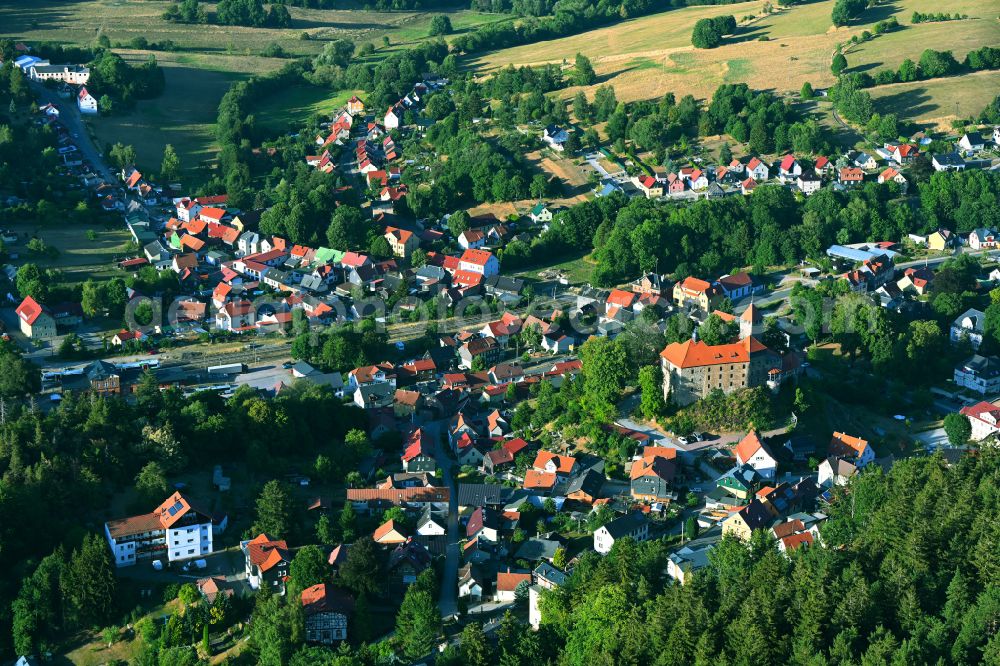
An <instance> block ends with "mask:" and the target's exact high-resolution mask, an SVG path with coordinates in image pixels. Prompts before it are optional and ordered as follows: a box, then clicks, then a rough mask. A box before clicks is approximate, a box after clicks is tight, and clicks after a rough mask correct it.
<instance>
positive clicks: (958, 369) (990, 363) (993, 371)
mask: <svg viewBox="0 0 1000 666" xmlns="http://www.w3.org/2000/svg"><path fill="white" fill-rule="evenodd" d="M954 380H955V384H957V385H958V386H961V387H963V388H967V389H970V390H972V391H975V392H976V393H978V394H980V395H986V394H987V393H990V394H992V393H997V392H1000V359H998V358H997V357H996V356H980V355H979V354H973V355H972V356H971V357H969V358H968V359H967V360H966V361H965V362H964V363H960V364H958V365H956V366H955V374H954Z"/></svg>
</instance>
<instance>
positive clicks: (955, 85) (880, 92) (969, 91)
mask: <svg viewBox="0 0 1000 666" xmlns="http://www.w3.org/2000/svg"><path fill="white" fill-rule="evenodd" d="M998 91H1000V72H997V71H987V72H975V73H973V74H967V75H965V76H958V77H951V78H946V79H935V80H932V81H913V82H911V83H895V84H892V85H889V86H879V87H877V88H873V89H872V91H871V93H872V97H873V98H874V99H875V110H876V111H878V112H879V113H890V112H895V113H899V114H901V115H903V116H905V117H907V118H910V119H911V120H913V121H914V122H918V123H920V124H921V125H925V126H935V127H937V128H938V129H940V130H947V129H949V127H950V122H951V120H952V119H954V118H965V117H968V116H972V115H977V114H978V113H979V112H980V111H982V110H983V109H984V108H985V107H986V105H987V104H989V103H990V101H991V100H992V99H993V98H994V97H996V95H997V93H998Z"/></svg>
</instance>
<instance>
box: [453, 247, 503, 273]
mask: <svg viewBox="0 0 1000 666" xmlns="http://www.w3.org/2000/svg"><path fill="white" fill-rule="evenodd" d="M458 269H459V270H460V271H469V272H470V273H478V274H480V275H482V276H483V277H484V278H488V277H492V276H494V275H498V274H499V273H500V262H499V260H497V258H496V257H495V256H493V253H492V252H490V251H489V250H466V251H465V252H463V253H462V256H461V258H460V259H459V260H458Z"/></svg>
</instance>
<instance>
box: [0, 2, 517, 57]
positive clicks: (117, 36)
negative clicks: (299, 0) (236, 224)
mask: <svg viewBox="0 0 1000 666" xmlns="http://www.w3.org/2000/svg"><path fill="white" fill-rule="evenodd" d="M170 4H172V2H169V1H167V0H75V1H73V0H0V16H2V17H3V20H2V21H0V36H10V37H16V38H18V39H22V40H25V41H28V42H31V41H46V42H59V43H65V44H82V45H92V44H96V42H97V38H98V37H99V36H101V35H107V37H108V38H109V39H110V40H111V41H112V42H113V43H114V42H127V41H128V40H130V39H132V38H133V37H140V36H141V37H145V38H146V39H147V40H149V41H150V42H162V41H165V40H171V41H173V42H174V43H175V44H176V46H177V47H178V48H180V49H182V50H185V51H199V52H205V53H242V54H246V53H249V54H259V53H260V52H261V51H263V50H264V49H265V48H266V47H267V46H268V45H269V44H272V43H277V44H280V45H281V47H282V48H283V49H285V50H286V51H287V52H288V53H290V54H293V55H313V54H316V53H319V51H321V50H322V48H323V44H324V42H325V41H328V40H331V39H350V40H352V41H355V42H357V43H362V42H367V41H371V42H373V43H375V44H376V46H381V44H382V38H383V36H388V37H389V39H390V40H391V41H392V42H393V43H412V42H416V41H419V40H421V39H424V38H426V37H427V31H428V29H429V27H430V22H431V18H432V17H433V16H434V15H435V14H448V15H449V16H450V17H451V21H452V25H453V27H454V28H455V30H456V33H460V32H461V31H463V30H465V29H468V28H469V27H472V26H475V25H479V24H481V23H485V22H488V21H498V20H509V17H505V16H502V15H497V14H483V13H480V12H472V11H467V10H441V11H435V12H427V11H384V12H378V11H367V10H354V9H303V8H299V7H289V12H290V13H291V15H292V25H291V27H290V28H248V27H242V26H220V25H184V24H179V23H170V22H169V21H164V20H163V19H162V18H161V15H162V14H163V12H164V10H165V9H166V8H167V7H169V6H170ZM202 5H203V6H205V7H206V9H207V10H208V11H209V13H212V12H214V9H215V3H212V2H203V3H202ZM303 33H308V34H309V35H310V37H311V38H312V39H309V40H303V39H301V36H302V34H303Z"/></svg>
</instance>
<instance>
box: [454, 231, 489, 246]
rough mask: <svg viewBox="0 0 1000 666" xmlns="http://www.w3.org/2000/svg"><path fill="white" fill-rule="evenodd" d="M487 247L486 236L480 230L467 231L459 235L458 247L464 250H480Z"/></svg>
mask: <svg viewBox="0 0 1000 666" xmlns="http://www.w3.org/2000/svg"><path fill="white" fill-rule="evenodd" d="M484 245H486V234H484V233H483V232H482V231H480V230H479V229H466V230H465V231H463V232H462V233H460V234H459V235H458V246H459V247H460V248H462V249H463V250H478V249H479V248H481V247H482V246H484Z"/></svg>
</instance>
